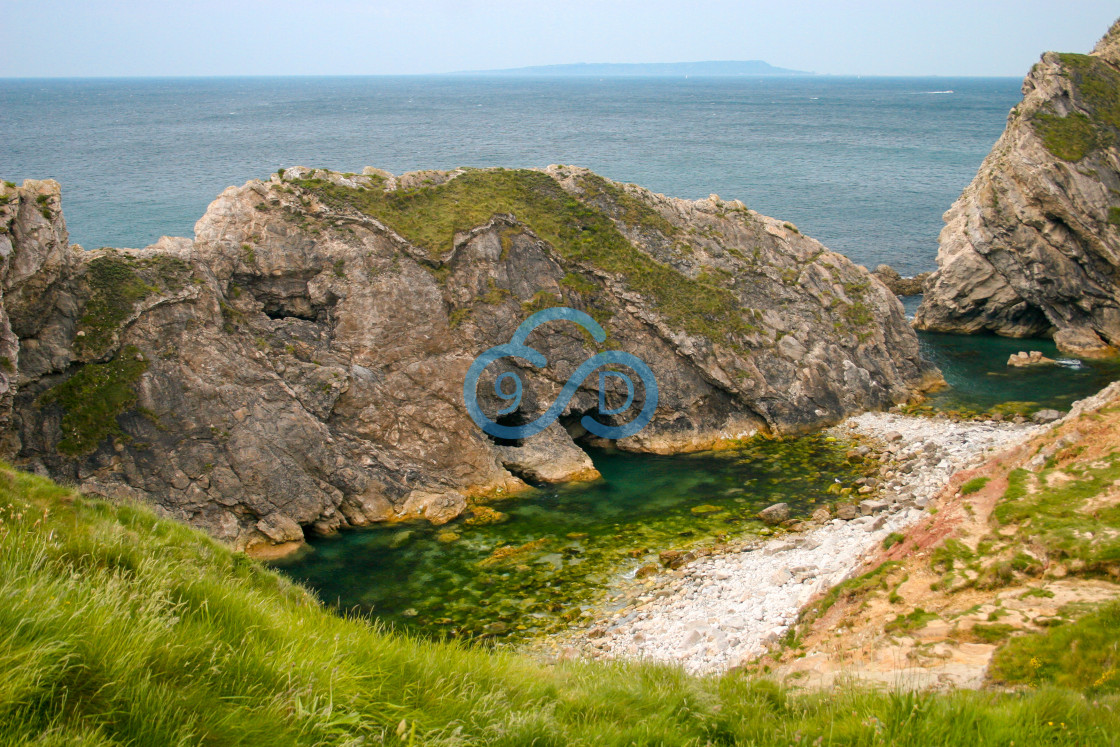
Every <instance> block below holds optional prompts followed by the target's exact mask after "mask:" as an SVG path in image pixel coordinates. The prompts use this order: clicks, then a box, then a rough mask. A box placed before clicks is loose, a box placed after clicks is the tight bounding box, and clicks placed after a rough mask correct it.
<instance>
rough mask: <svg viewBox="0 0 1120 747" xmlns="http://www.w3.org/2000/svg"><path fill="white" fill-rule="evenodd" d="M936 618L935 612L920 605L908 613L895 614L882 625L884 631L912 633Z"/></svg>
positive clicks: (899, 633) (902, 633)
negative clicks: (928, 610) (927, 610)
mask: <svg viewBox="0 0 1120 747" xmlns="http://www.w3.org/2000/svg"><path fill="white" fill-rule="evenodd" d="M936 619H937V615H936V614H935V613H933V612H926V611H925V610H924V609H922V608H921V607H918V608H916V609H915V610H914V611H913V612H910V613H908V614H905V615H897V616H896V617H895V618H894V619H893V620H891V621H890V622H888V623H887V624H886V625H884V626H883V631H884V632H886V633H896V634H898V635H906V634H907V633H913V632H914V631H915V630H920V629H921V628H924V627H925V625H926V623H928V622H930V621H931V620H936Z"/></svg>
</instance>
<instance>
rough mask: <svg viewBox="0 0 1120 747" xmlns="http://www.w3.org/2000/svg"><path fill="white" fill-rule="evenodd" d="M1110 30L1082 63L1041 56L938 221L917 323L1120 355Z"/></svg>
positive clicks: (1118, 175)
mask: <svg viewBox="0 0 1120 747" xmlns="http://www.w3.org/2000/svg"><path fill="white" fill-rule="evenodd" d="M1118 50H1120V22H1117V24H1114V25H1113V27H1112V29H1111V30H1110V31H1109V33H1108V35H1107V36H1106V37H1105V38H1104V39H1103V40H1101V42H1100V43H1099V44H1098V45H1097V47H1096V49H1094V50H1093V53H1092V54H1090V55H1080V54H1056V53H1052V52H1047V53H1046V54H1044V55H1043V56H1042V59H1041V61H1040V62H1038V63H1037V64H1036V65H1035V66H1034V68H1032V69H1031V72H1030V74H1029V75H1028V76H1027V78H1026V80H1025V81H1024V82H1023V101H1022V103H1021V104H1019V105H1018V106H1016V107H1015V108H1014V109H1013V110H1012V111H1011V114H1010V115H1009V116H1008V120H1007V128H1006V129H1005V130H1004V133H1003V135H1002V136H1001V137H1000V139H999V141H998V142H997V143H996V145H995V147H994V148H993V149H992V152H991V153H990V154H989V155H988V157H987V158H986V159H985V160H984V163H983V165H982V166H981V167H980V171H979V173H978V174H977V175H976V178H975V179H974V180H973V181H972V184H970V185H969V186H968V187H967V188H966V189H965V191H964V192H963V193H962V194H961V196H960V198H959V199H958V200H957V201H956V202H955V203H954V204H953V206H952V208H950V209H949V211H948V212H947V213H946V214H945V222H946V226H945V228H944V229H943V230H942V232H941V237H940V247H939V250H938V255H937V263H938V267H939V269H938V271H937V272H936V273H935V274H934V276H933V278H932V280H931V283H930V286H929V289H928V290H927V293H926V295H925V299H924V300H923V303H922V306H921V308H919V310H918V313H917V318H916V321H915V324H916V326H917V327H918V328H920V329H928V330H937V331H943V332H966V333H971V332H981V331H990V332H995V333H998V334H1001V335H1006V336H1010V337H1026V336H1053V338H1054V341H1055V342H1056V343H1057V344H1058V347H1059V348H1061V349H1062V350H1064V351H1065V352H1068V353H1072V354H1075V355H1107V354H1111V353H1113V352H1115V347H1116V346H1120V284H1118V281H1120V52H1118Z"/></svg>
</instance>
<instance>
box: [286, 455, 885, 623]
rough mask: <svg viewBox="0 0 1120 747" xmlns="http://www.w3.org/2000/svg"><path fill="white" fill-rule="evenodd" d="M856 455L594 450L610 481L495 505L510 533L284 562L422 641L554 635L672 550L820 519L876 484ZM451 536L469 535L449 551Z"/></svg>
mask: <svg viewBox="0 0 1120 747" xmlns="http://www.w3.org/2000/svg"><path fill="white" fill-rule="evenodd" d="M850 446H851V444H849V443H845V442H843V441H837V440H835V439H831V440H827V439H826V438H824V437H822V436H807V437H804V438H799V439H793V440H786V441H778V440H767V439H761V438H760V439H753V440H751V441H748V442H745V443H743V444H740V445H739V446H737V447H736V448H733V449H728V450H724V451H719V452H704V453H699V454H687V455H678V456H658V455H652V454H629V453H626V452H620V451H614V450H610V451H608V450H590V453H591V456H592V459H593V460H594V461H595V465H596V467H598V469H599V471H600V472H601V473H602V475H603V479H602V480H597V481H595V482H593V483H581V484H574V485H563V486H551V487H547V488H540V489H535V490H533V491H531V492H530V493H529V494H527V495H523V496H520V497H517V498H511V499H508V500H505V501H502V502H500V503H493V504H490V505H491V506H493V507H494V508H496V509H498V510H500V511H502V512H504V513H506V514H508V515H509V518H508V519H507V520H506V521H504V522H502V523H500V524H486V525H479V526H471V525H469V524H467V523H466V522H465V521H463V520H459V521H456V522H453V523H451V524H447V525H444V526H442V527H438V528H437V527H432V526H430V525H427V524H426V523H419V522H418V523H412V524H409V525H408V526H407V527H402V526H401V525H399V524H398V525H394V526H391V527H381V528H373V529H366V530H358V531H350V532H345V533H342V534H340V535H337V536H335V537H328V538H322V539H316V540H313V541H312V543H311V546H310V548H309V549H308V550H306V551H304V552H302V553H300V554H298V555H297V556H295V557H294V558H289V559H284V560H281V561H278V562H276V563H275V565H276V566H277V567H278V568H280V569H281V570H283V571H284V572H286V573H287V574H289V575H290V576H292V577H294V578H296V579H298V580H300V581H302V582H304V583H306V584H307V585H308V586H310V587H311V588H313V589H315V590H316V591H317V592H318V593H319V596H320V598H322V599H323V600H324V601H325V602H327V603H329V604H335V605H337V606H338V607H339V608H341V609H345V610H351V609H357V610H359V611H361V612H363V613H366V614H369V615H371V616H372V617H374V618H377V619H379V620H381V621H383V622H386V623H390V624H392V625H394V626H395V627H397V628H400V629H405V630H408V631H411V632H414V633H419V634H423V635H433V636H443V635H446V636H461V637H500V638H503V639H511V638H512V639H517V638H522V637H527V636H532V635H536V634H541V633H547V632H550V631H554V630H557V629H560V628H562V627H566V626H567V625H568V624H570V622H571V621H572V620H574V619H577V618H578V617H579V616H580V615H581V613H582V611H583V610H584V609H586V608H587V605H589V604H590V603H592V602H594V601H596V600H597V599H598V597H599V596H600V593H601V592H602V591H603V590H604V589H605V588H606V587H607V586H608V584H609V583H610V582H611V580H612V579H615V578H617V577H618V576H619V575H620V574H625V573H632V572H633V571H634V570H636V569H637V568H638V567H639V566H641V565H644V564H647V563H656V562H657V554H658V553H659V552H660V551H662V550H666V549H669V548H680V547H687V546H693V545H701V544H711V543H713V542H716V541H718V540H720V539H722V538H730V537H733V536H736V535H742V534H746V533H753V532H756V531H758V530H759V529H760V528H761V526H762V525H761V523H760V522H758V520H757V519H756V518H755V514H756V513H757V512H758V511H759V510H761V509H763V508H765V507H766V506H768V505H770V504H771V503H774V502H776V501H785V502H787V503H789V504H790V507H791V509H792V512H793V515H794V516H804V515H805V514H807V513H810V512H812V511H813V510H815V509H816V508H818V507H819V506H820V505H822V504H824V503H826V502H827V501H828V500H829V499H830V497H834V496H830V495H829V493H828V489H829V486H831V485H833V484H835V481H836V480H839V481H840V482H841V483H842V484H844V485H850V484H851V483H852V482H853V481H854V480H855V479H857V478H858V477H860V476H861V475H862V474H863V471H862V468H861V467H860V466H859V465H855V464H851V463H849V461H848V460H847V459H846V457H845V454H846V452H847V450H848V449H849V448H850ZM697 507H701V508H702V510H701V511H695V510H694V509H695V508H697ZM448 532H454V533H455V534H457V535H458V538H457V539H455V541H453V542H447V541H446V540H447V538H448V537H447V533H448ZM406 533H407V534H406ZM441 539H442V540H444V541H441Z"/></svg>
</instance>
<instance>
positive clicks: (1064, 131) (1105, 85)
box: [1032, 54, 1120, 162]
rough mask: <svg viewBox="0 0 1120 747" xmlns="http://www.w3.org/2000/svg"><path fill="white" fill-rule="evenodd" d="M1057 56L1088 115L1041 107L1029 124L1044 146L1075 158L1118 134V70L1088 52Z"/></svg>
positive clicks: (1066, 157) (1108, 143)
mask: <svg viewBox="0 0 1120 747" xmlns="http://www.w3.org/2000/svg"><path fill="white" fill-rule="evenodd" d="M1058 59H1059V60H1061V63H1062V65H1063V67H1064V68H1065V74H1066V76H1067V77H1068V78H1069V80H1070V82H1071V83H1072V85H1073V89H1074V90H1075V91H1076V92H1077V98H1078V99H1079V101H1078V103H1079V104H1080V105H1081V106H1083V107H1084V108H1085V110H1086V111H1087V112H1088V115H1086V114H1083V113H1081V112H1072V113H1070V114H1069V115H1067V116H1065V117H1060V116H1058V115H1057V114H1055V113H1054V112H1053V111H1046V110H1042V111H1038V112H1036V113H1035V114H1034V116H1033V117H1032V124H1033V125H1034V127H1035V130H1036V131H1037V132H1038V134H1039V136H1040V137H1041V138H1042V142H1043V144H1044V145H1045V146H1046V148H1047V150H1049V151H1050V152H1051V153H1053V154H1054V155H1055V156H1057V157H1058V158H1061V159H1063V160H1066V161H1073V162H1076V161H1080V160H1081V159H1082V158H1084V157H1085V156H1087V155H1089V154H1090V153H1092V152H1093V151H1094V150H1096V149H1098V148H1106V147H1110V146H1112V145H1115V144H1116V143H1117V138H1118V137H1120V72H1117V71H1116V69H1115V68H1113V67H1112V66H1111V65H1109V64H1108V63H1107V62H1105V61H1104V60H1102V59H1100V58H1098V57H1094V56H1092V55H1087V54H1059V55H1058Z"/></svg>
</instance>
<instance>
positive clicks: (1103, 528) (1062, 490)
mask: <svg viewBox="0 0 1120 747" xmlns="http://www.w3.org/2000/svg"><path fill="white" fill-rule="evenodd" d="M1065 473H1066V475H1067V476H1069V477H1072V478H1073V479H1071V480H1068V481H1066V482H1061V483H1058V484H1057V485H1051V486H1047V487H1042V486H1043V485H1045V484H1046V478H1047V476H1048V475H1049V474H1050V470H1044V471H1043V472H1042V473H1041V474H1040V475H1039V478H1038V479H1039V484H1040V486H1039V487H1038V488H1037V489H1036V490H1034V491H1033V492H1031V490H1030V489H1029V484H1030V483H1029V480H1030V477H1031V475H1030V473H1029V472H1026V471H1025V470H1016V471H1014V472H1012V473H1011V474H1010V475H1009V481H1008V483H1009V484H1008V487H1007V490H1006V491H1005V493H1004V496H1003V498H1002V500H1001V501H1000V502H999V503H998V504H997V505H996V507H995V510H994V511H993V513H992V515H993V517H994V519H995V520H996V523H997V524H999V525H1002V526H1013V527H1015V529H1016V536H1018V537H1022V538H1029V540H1030V542H1031V543H1032V546H1037V547H1038V549H1039V550H1041V551H1042V552H1045V553H1046V554H1047V556H1049V558H1050V560H1051V562H1064V563H1068V564H1070V567H1071V570H1075V571H1077V572H1079V573H1085V574H1090V575H1091V574H1101V575H1109V576H1111V575H1112V574H1114V573H1116V572H1118V571H1120V531H1118V530H1120V505H1118V504H1116V503H1114V502H1112V503H1105V504H1102V505H1100V506H1098V507H1096V508H1094V509H1092V510H1086V509H1085V508H1084V506H1085V505H1086V503H1087V502H1088V501H1089V500H1091V499H1093V498H1096V497H1097V496H1099V495H1101V494H1102V493H1104V492H1105V491H1107V490H1109V489H1111V487H1112V486H1113V484H1114V483H1115V482H1116V481H1117V480H1120V454H1115V453H1114V454H1111V455H1110V456H1109V457H1108V458H1107V459H1101V460H1098V461H1096V462H1094V463H1093V465H1090V466H1086V467H1083V468H1067V469H1066V470H1065ZM1088 533H1092V534H1093V536H1094V540H1093V541H1092V542H1087V541H1086V540H1085V537H1086V536H1088ZM1017 560H1020V561H1021V562H1023V563H1029V562H1030V561H1028V560H1027V559H1025V558H1024V559H1019V558H1017ZM1013 562H1014V561H1013Z"/></svg>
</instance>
